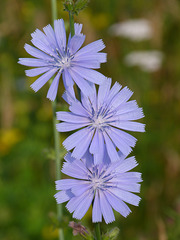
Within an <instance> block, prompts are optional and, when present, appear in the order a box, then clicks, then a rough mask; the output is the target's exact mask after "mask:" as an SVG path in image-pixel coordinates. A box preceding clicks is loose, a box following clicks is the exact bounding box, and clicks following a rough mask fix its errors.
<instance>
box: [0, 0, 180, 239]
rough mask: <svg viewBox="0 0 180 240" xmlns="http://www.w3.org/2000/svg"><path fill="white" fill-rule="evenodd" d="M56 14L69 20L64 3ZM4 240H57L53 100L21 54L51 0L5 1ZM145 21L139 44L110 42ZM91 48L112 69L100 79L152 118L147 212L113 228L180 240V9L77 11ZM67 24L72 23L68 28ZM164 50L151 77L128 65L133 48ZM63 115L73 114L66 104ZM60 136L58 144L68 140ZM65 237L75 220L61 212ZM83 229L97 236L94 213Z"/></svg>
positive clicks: (1, 57) (1, 15) (1, 28)
mask: <svg viewBox="0 0 180 240" xmlns="http://www.w3.org/2000/svg"><path fill="white" fill-rule="evenodd" d="M57 2H58V16H59V18H64V19H65V21H66V22H67V21H68V14H67V12H64V11H63V4H62V1H60V0H57ZM0 5H1V7H0V124H1V130H0V239H1V240H30V239H33V240H36V239H37V240H41V239H43V240H46V239H47V240H48V239H56V238H57V230H56V227H55V225H56V224H55V220H54V221H53V219H55V217H54V218H53V217H52V216H54V214H53V212H56V203H55V199H54V198H53V195H54V194H55V186H54V180H55V164H54V160H53V151H52V150H51V149H52V148H53V129H52V112H51V103H50V101H49V100H48V99H46V98H45V96H46V92H47V87H48V86H45V87H44V88H43V89H42V90H40V91H39V92H38V93H36V94H35V93H34V92H33V91H32V90H31V89H30V88H29V86H30V84H31V83H32V82H33V81H34V80H35V78H34V79H33V78H27V77H25V74H24V70H25V68H24V67H23V66H20V65H18V64H17V60H18V58H19V57H27V56H28V54H27V53H26V52H25V50H24V48H23V46H24V44H25V43H26V42H27V43H30V38H31V37H30V34H31V33H32V32H33V31H34V30H35V29H36V28H39V29H42V28H43V27H44V26H46V25H47V24H48V23H50V22H51V10H50V9H51V6H50V1H49V0H44V1H43V0H38V1H37V0H25V1H24V0H6V1H1V3H0ZM138 18H145V19H148V20H149V21H150V22H151V24H152V27H153V33H154V34H153V37H152V39H151V40H146V41H141V42H132V41H131V40H128V39H123V38H120V37H112V36H111V35H109V33H108V29H109V27H110V26H111V25H112V24H114V23H117V22H120V21H124V20H127V19H138ZM77 21H78V22H81V23H83V33H85V34H86V43H89V42H91V41H93V40H96V39H99V38H102V39H103V40H104V42H105V44H106V46H107V47H106V51H107V53H108V62H107V63H106V64H103V66H102V69H101V72H103V73H104V74H105V75H107V76H109V77H112V78H113V81H119V82H120V83H121V84H122V85H123V86H126V85H127V86H128V87H129V88H130V89H132V90H133V91H134V99H137V101H138V103H139V105H140V106H142V107H143V109H144V113H145V116H146V117H145V119H144V122H145V123H146V125H147V127H146V133H145V134H141V133H138V134H134V135H135V136H136V137H137V138H138V142H137V145H136V147H135V150H134V152H133V154H135V156H136V159H137V161H138V162H139V163H140V165H139V166H138V167H137V168H136V170H137V171H141V172H142V173H143V180H144V182H143V183H142V190H141V194H140V195H141V197H142V201H141V203H140V207H131V209H132V213H131V214H130V215H129V216H128V218H127V219H124V218H123V217H120V216H119V214H117V215H116V219H117V221H116V222H115V223H113V224H110V225H108V226H106V225H105V224H102V230H103V232H104V233H105V232H107V231H109V230H111V229H112V228H113V227H116V226H117V227H118V228H120V234H119V238H118V239H123V240H152V239H153V240H154V239H155V240H156V239H158V240H168V239H169V240H178V239H180V219H179V216H180V191H179V186H180V150H179V149H180V148H179V146H180V128H179V122H180V3H179V1H178V0H166V1H156V0H151V1H140V0H136V1H130V0H121V1H119V0H111V1H109V0H98V1H96V0H91V1H90V4H89V6H88V7H87V8H86V9H85V10H84V11H83V12H81V13H80V15H79V16H78V18H77ZM67 26H68V23H67ZM151 49H152V50H154V49H155V50H160V51H162V52H163V54H164V61H163V66H162V68H161V69H159V70H158V71H156V72H154V73H148V72H144V71H142V70H141V69H140V68H138V67H128V66H126V65H125V63H124V60H123V59H124V58H125V56H126V55H127V54H129V53H130V52H132V51H138V50H151ZM63 91H64V88H63V85H62V84H61V85H60V88H59V94H58V101H59V106H58V108H59V109H67V106H66V105H64V102H63V100H62V98H61V95H62V93H63ZM65 136H66V135H65V134H62V136H61V141H63V139H64V138H65ZM64 214H65V216H66V217H65V218H64V223H67V228H66V230H65V234H66V239H68V240H70V239H72V238H73V239H80V237H79V236H75V237H72V229H71V228H69V227H68V223H69V221H71V220H72V218H71V216H70V215H69V214H68V212H67V211H66V210H65V208H64ZM82 224H83V225H85V226H88V228H90V229H92V223H91V210H90V211H89V212H88V213H87V215H86V217H85V218H84V219H83V220H82Z"/></svg>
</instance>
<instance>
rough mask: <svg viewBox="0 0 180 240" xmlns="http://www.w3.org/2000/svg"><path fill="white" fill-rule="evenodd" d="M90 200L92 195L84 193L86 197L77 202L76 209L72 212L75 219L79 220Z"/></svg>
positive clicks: (87, 207)
mask: <svg viewBox="0 0 180 240" xmlns="http://www.w3.org/2000/svg"><path fill="white" fill-rule="evenodd" d="M92 200H93V194H92V193H90V192H86V195H85V196H84V198H83V199H82V201H80V202H79V204H78V207H77V208H76V210H75V211H74V214H73V217H74V218H76V219H81V218H82V217H83V216H84V215H85V213H86V212H87V210H88V209H89V207H90V205H91V203H92Z"/></svg>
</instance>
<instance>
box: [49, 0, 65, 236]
mask: <svg viewBox="0 0 180 240" xmlns="http://www.w3.org/2000/svg"><path fill="white" fill-rule="evenodd" d="M51 6H52V22H53V23H54V20H55V19H57V2H56V0H51ZM56 107H57V101H56V99H55V100H54V101H52V112H53V132H54V149H55V159H56V180H60V179H61V158H60V134H59V132H58V131H57V130H56V124H57V120H56ZM62 217H63V212H62V205H60V204H57V219H58V221H59V222H60V221H61V220H62ZM59 240H64V233H63V229H62V228H59Z"/></svg>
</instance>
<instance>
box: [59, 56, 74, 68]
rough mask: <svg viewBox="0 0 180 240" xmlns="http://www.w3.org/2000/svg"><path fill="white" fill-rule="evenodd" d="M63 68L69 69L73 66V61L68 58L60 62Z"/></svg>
mask: <svg viewBox="0 0 180 240" xmlns="http://www.w3.org/2000/svg"><path fill="white" fill-rule="evenodd" d="M58 62H59V66H60V67H61V68H68V67H70V65H71V59H70V58H69V57H67V56H65V57H63V58H62V59H61V60H59V61H58Z"/></svg>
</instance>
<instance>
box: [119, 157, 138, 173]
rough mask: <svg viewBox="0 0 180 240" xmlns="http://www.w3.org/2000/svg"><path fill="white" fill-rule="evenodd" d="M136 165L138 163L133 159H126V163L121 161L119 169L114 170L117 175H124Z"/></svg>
mask: <svg viewBox="0 0 180 240" xmlns="http://www.w3.org/2000/svg"><path fill="white" fill-rule="evenodd" d="M137 165H138V163H137V162H136V159H135V157H129V158H127V159H126V161H123V162H122V163H121V164H120V165H119V167H117V168H116V170H117V171H118V173H124V172H127V171H129V170H131V169H133V168H135V167H136V166H137Z"/></svg>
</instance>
